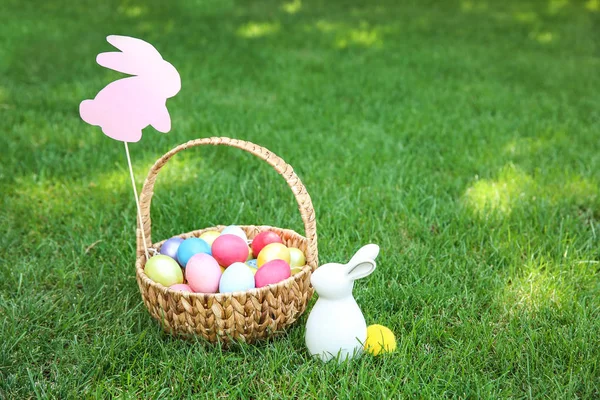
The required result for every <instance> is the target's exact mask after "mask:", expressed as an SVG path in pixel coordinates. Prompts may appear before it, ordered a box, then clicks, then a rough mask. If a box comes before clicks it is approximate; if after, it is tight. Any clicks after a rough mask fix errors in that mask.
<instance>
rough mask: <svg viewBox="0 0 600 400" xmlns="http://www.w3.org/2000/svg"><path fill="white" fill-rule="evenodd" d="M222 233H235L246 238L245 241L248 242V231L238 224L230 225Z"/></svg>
mask: <svg viewBox="0 0 600 400" xmlns="http://www.w3.org/2000/svg"><path fill="white" fill-rule="evenodd" d="M221 235H235V236H239V237H241V238H242V239H244V242H246V243H248V236H246V232H244V231H243V230H242V228H240V227H239V226H237V225H229V226H228V227H227V228H225V229H223V231H222V232H221Z"/></svg>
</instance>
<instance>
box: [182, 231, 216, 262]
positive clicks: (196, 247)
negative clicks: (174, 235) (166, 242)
mask: <svg viewBox="0 0 600 400" xmlns="http://www.w3.org/2000/svg"><path fill="white" fill-rule="evenodd" d="M198 253H205V254H210V246H209V245H208V243H206V242H205V241H204V240H202V239H199V238H195V237H191V238H187V239H185V240H184V241H183V242H182V243H181V244H180V245H179V248H178V249H177V261H178V262H179V265H181V266H182V267H183V268H185V267H186V266H187V263H188V261H189V260H190V258H191V257H192V256H193V255H194V254H198Z"/></svg>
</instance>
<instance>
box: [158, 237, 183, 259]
mask: <svg viewBox="0 0 600 400" xmlns="http://www.w3.org/2000/svg"><path fill="white" fill-rule="evenodd" d="M182 242H183V239H182V238H180V237H172V238H171V239H169V240H167V241H166V242H164V243H163V245H162V246H161V248H160V254H164V255H165V256H169V257H171V258H172V259H173V260H175V261H177V249H179V245H180V244H181V243H182Z"/></svg>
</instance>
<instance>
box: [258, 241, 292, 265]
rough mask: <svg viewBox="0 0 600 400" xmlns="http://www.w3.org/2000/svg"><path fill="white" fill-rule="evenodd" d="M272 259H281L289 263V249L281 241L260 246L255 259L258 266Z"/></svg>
mask: <svg viewBox="0 0 600 400" xmlns="http://www.w3.org/2000/svg"><path fill="white" fill-rule="evenodd" d="M273 260H283V261H285V262H286V263H288V264H289V263H290V249H288V248H287V247H286V246H285V245H284V244H281V243H271V244H268V245H266V246H265V247H263V248H262V250H261V251H260V253H258V257H257V259H256V265H257V266H258V268H260V267H262V266H263V265H264V264H266V263H268V262H269V261H273Z"/></svg>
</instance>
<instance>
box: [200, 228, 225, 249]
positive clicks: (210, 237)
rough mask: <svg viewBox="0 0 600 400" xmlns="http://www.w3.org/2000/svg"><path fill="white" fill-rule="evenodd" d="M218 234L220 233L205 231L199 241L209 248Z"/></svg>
mask: <svg viewBox="0 0 600 400" xmlns="http://www.w3.org/2000/svg"><path fill="white" fill-rule="evenodd" d="M220 234H221V233H220V232H219V231H206V232H204V233H203V234H202V235H200V239H202V240H204V241H205V242H206V243H208V245H209V246H212V244H213V242H214V241H215V239H216V238H217V237H219V235H220Z"/></svg>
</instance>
